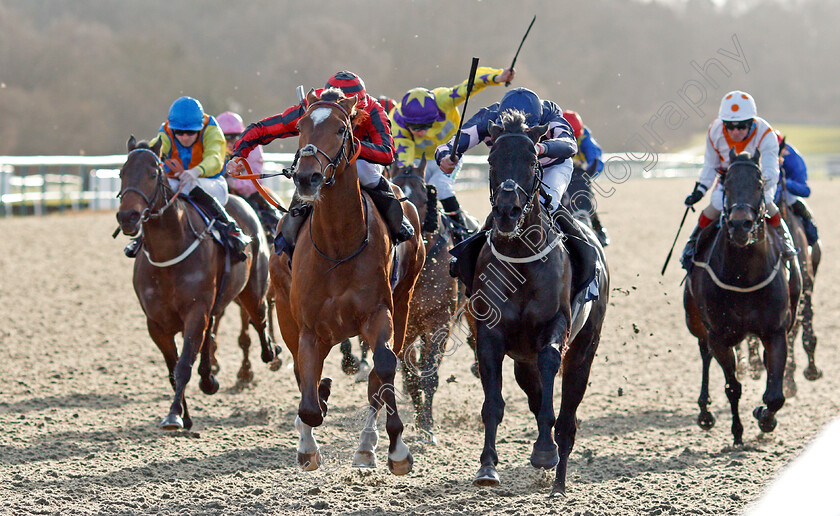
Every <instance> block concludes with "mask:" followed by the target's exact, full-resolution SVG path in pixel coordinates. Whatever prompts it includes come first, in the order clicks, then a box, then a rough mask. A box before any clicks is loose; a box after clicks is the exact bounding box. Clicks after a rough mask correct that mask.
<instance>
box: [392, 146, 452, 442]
mask: <svg viewBox="0 0 840 516" xmlns="http://www.w3.org/2000/svg"><path fill="white" fill-rule="evenodd" d="M425 168H426V160H425V156H424V157H423V158H422V159H421V161H420V164H419V165H418V166H417V167H414V166H409V167H404V168H403V169H401V170H400V171H399V172H398V173H396V174H394V175H392V176H391V181H392V182H393V183H394V184H395V185H397V186H399V187H400V188H401V189H402V190H403V192H405V196H406V197H407V198H408V200H409V201H410V202H411V203H412V204H414V206H415V207H416V208H417V211H418V215H419V218H420V220H422V221H423V226H422V229H423V232H422V237H423V241H424V243H425V247H426V260H425V263H424V265H423V270H422V271H421V272H420V277H419V278H418V280H417V284H416V285H415V286H414V295H413V296H412V298H411V307H410V311H409V313H410V315H411V316H410V317H409V320H408V327H407V329H406V334H405V342H406V345H405V346H404V347H403V353H402V356H401V358H402V362H403V369H402V370H403V381H404V383H405V388H406V391H408V394H409V395H410V396H411V401H412V404H413V405H414V411H415V423H416V425H417V427H418V428H419V429H420V431H421V433H422V435H423V440H424V441H425V442H428V443H433V444H436V443H437V440H436V439H435V435H434V430H433V429H434V418H433V417H432V400H433V399H434V395H435V393H436V392H437V388H438V383H439V376H438V368H439V367H440V361H441V358H442V357H443V356H444V352H445V351H446V345H447V341H448V340H449V333H450V329H451V327H452V322H453V318H454V316H455V312H456V309H457V308H458V281H457V280H456V279H455V278H453V277H452V276H450V275H449V250H450V249H452V247H453V239H452V231H453V228H452V223H451V219H450V218H449V217H447V216H446V215H444V214H443V212H442V211H441V210H439V209H438V200H437V190H436V189H435V187H434V186H433V185H429V184H426V181H425V179H424V177H425Z"/></svg>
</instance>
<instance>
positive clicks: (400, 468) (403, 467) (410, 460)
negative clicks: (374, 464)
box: [388, 453, 414, 476]
mask: <svg viewBox="0 0 840 516" xmlns="http://www.w3.org/2000/svg"><path fill="white" fill-rule="evenodd" d="M413 464H414V457H412V456H411V453H409V454H408V456H407V457H406V458H404V459H403V460H397V461H394V460H391V458H390V457H388V470H389V471H391V473H393V474H394V475H398V476H399V475H405V474H406V473H409V472H410V471H411V466H412V465H413Z"/></svg>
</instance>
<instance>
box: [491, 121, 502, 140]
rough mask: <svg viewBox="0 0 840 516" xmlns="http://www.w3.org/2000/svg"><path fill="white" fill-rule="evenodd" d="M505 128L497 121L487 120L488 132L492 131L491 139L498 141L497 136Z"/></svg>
mask: <svg viewBox="0 0 840 516" xmlns="http://www.w3.org/2000/svg"><path fill="white" fill-rule="evenodd" d="M504 130H505V128H504V127H502V126H500V125H497V124H496V122H494V121H492V120H490V121H489V122H487V132H488V133H490V140H492V141H496V138H498V137H499V135H500V134H502V132H503V131H504Z"/></svg>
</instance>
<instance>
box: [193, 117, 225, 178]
mask: <svg viewBox="0 0 840 516" xmlns="http://www.w3.org/2000/svg"><path fill="white" fill-rule="evenodd" d="M201 143H202V146H203V147H204V154H203V155H202V156H201V161H200V162H199V163H198V165H196V167H195V168H198V169H201V175H200V177H214V176H217V175H219V172H221V170H222V167H223V166H224V164H225V148H226V147H225V135H224V134H223V133H222V130H221V129H220V128H219V126H217V125H208V126H207V128H206V129H204V134H203V137H202V140H201Z"/></svg>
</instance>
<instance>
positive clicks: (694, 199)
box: [685, 183, 707, 206]
mask: <svg viewBox="0 0 840 516" xmlns="http://www.w3.org/2000/svg"><path fill="white" fill-rule="evenodd" d="M706 190H707V188H706V187H705V186H703V185H701V184H700V183H694V191H693V192H691V193H690V194H688V197H686V198H685V205H686V206H694V205H695V204H697V203H698V202H700V199H702V198H703V195H704V194H705V193H706Z"/></svg>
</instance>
